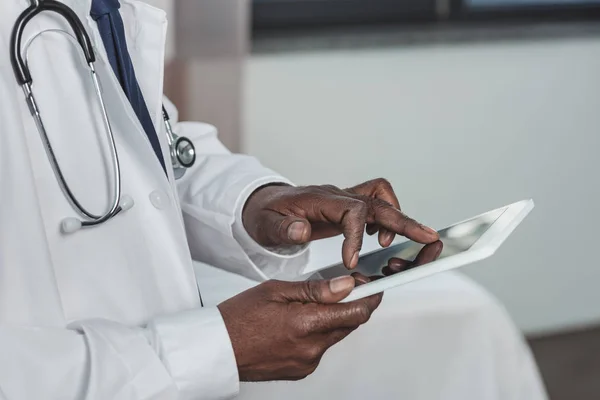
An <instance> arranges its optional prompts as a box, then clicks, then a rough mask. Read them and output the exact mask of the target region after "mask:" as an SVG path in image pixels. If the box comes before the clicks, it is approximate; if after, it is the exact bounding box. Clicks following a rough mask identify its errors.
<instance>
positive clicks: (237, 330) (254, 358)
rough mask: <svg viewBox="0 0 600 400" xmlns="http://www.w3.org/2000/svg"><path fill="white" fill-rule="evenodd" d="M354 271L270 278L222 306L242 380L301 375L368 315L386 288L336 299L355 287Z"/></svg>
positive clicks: (305, 373)
mask: <svg viewBox="0 0 600 400" xmlns="http://www.w3.org/2000/svg"><path fill="white" fill-rule="evenodd" d="M354 285H355V280H354V279H353V278H352V277H350V276H345V277H341V278H336V279H334V280H331V281H316V280H315V281H306V282H281V281H268V282H265V283H262V284H260V285H258V286H256V287H254V288H252V289H249V290H247V291H245V292H242V293H240V294H238V295H237V296H235V297H233V298H231V299H229V300H226V301H224V302H223V303H221V304H220V305H219V306H218V307H219V310H220V312H221V315H222V316H223V320H224V321H225V326H226V327H227V331H228V333H229V337H230V338H231V343H232V345H233V350H234V353H235V357H236V362H237V365H238V372H239V376H240V380H242V381H272V380H298V379H302V378H304V377H306V376H308V375H309V374H311V373H312V372H313V371H314V370H315V369H316V368H317V366H318V365H319V362H320V360H321V357H322V356H323V354H324V353H325V351H326V350H327V349H329V348H330V347H331V346H333V345H334V344H335V343H337V342H339V341H340V340H342V339H343V338H345V337H346V336H348V335H349V334H350V333H351V332H352V331H353V330H355V329H356V328H358V327H359V326H360V325H362V324H364V323H365V322H367V321H368V320H369V318H370V317H371V314H372V313H373V311H374V310H375V309H376V308H377V307H378V306H379V304H380V302H381V298H382V294H378V295H373V296H370V297H366V298H363V299H360V300H356V301H352V302H348V303H338V302H339V301H340V300H342V299H343V298H345V297H346V296H348V294H350V292H351V291H352V289H353V288H354Z"/></svg>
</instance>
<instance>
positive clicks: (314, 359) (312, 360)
mask: <svg viewBox="0 0 600 400" xmlns="http://www.w3.org/2000/svg"><path fill="white" fill-rule="evenodd" d="M322 356H323V351H322V350H321V349H320V348H319V346H316V345H313V346H309V347H307V348H306V350H305V351H304V359H305V360H306V361H307V364H308V365H310V366H312V365H318V364H319V360H321V357H322Z"/></svg>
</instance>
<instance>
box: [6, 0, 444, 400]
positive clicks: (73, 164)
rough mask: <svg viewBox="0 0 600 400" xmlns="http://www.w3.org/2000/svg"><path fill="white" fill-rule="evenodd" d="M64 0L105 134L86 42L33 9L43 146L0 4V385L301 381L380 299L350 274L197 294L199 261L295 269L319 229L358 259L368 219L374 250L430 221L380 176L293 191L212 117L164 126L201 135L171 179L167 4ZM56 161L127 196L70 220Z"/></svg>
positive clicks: (93, 388) (28, 46) (188, 391)
mask: <svg viewBox="0 0 600 400" xmlns="http://www.w3.org/2000/svg"><path fill="white" fill-rule="evenodd" d="M34 3H37V2H34ZM42 3H43V1H42ZM62 3H64V4H66V5H68V6H69V7H70V8H72V9H73V10H74V12H75V13H76V15H77V17H78V18H79V19H80V20H81V21H82V24H83V27H84V28H85V31H86V32H87V33H88V34H89V36H90V43H91V45H92V48H93V50H94V52H95V56H96V61H95V63H94V68H95V71H96V73H97V76H98V79H99V82H100V84H101V94H102V96H103V99H104V102H105V104H104V105H105V108H106V113H107V116H108V120H109V122H110V131H111V132H112V134H113V135H112V137H111V136H107V135H106V126H105V125H104V122H105V121H104V120H103V118H102V113H101V112H100V110H101V107H100V106H99V105H98V103H96V102H95V92H94V87H93V85H92V81H91V80H90V79H89V77H90V75H89V73H88V70H87V69H86V65H85V63H84V62H83V61H82V52H81V49H80V47H78V46H77V45H75V46H74V45H73V43H72V41H71V40H70V39H69V37H68V36H65V35H64V32H72V30H71V27H69V25H68V24H67V22H66V20H65V19H64V18H62V17H61V16H60V15H58V14H56V13H54V12H43V13H40V14H39V15H37V16H35V17H34V18H33V19H32V20H31V21H30V22H29V23H28V24H27V26H26V27H25V29H24V32H23V37H22V43H21V44H22V45H23V47H22V50H21V51H22V53H21V55H22V56H23V57H24V58H25V59H26V62H25V65H26V66H27V67H28V68H29V70H30V72H31V77H32V91H33V94H34V96H35V98H36V106H37V107H38V109H39V112H40V116H41V120H42V121H43V125H44V127H43V129H44V132H45V134H47V135H48V139H49V142H50V143H51V147H50V148H48V147H46V146H45V143H44V141H43V140H42V139H41V137H40V135H41V134H42V129H41V128H40V126H39V124H38V125H36V120H35V119H34V118H33V117H32V113H31V112H30V109H29V108H28V104H27V103H26V101H25V100H26V99H25V96H24V94H23V92H22V91H21V87H20V86H21V85H20V83H23V82H18V81H17V80H16V79H15V74H14V71H13V67H14V65H11V62H10V58H9V54H10V52H11V48H10V46H11V44H10V43H11V31H12V29H13V26H14V24H15V21H17V19H18V18H19V15H20V14H21V13H22V12H23V11H24V10H25V9H26V8H27V7H28V6H29V5H30V4H29V2H28V1H25V0H7V1H3V2H2V5H1V12H0V39H1V40H0V54H1V55H2V56H0V104H1V108H0V120H1V121H2V123H3V129H2V132H1V133H0V183H1V185H2V190H1V191H0V398H1V399H3V400H4V399H11V400H12V399H83V398H85V399H196V398H203V399H221V398H228V397H231V396H234V395H235V394H236V392H237V390H238V382H239V380H247V381H266V380H282V379H283V380H297V379H301V378H303V377H305V376H307V375H308V374H310V373H311V372H312V371H314V370H315V368H316V367H317V365H318V363H319V360H320V359H321V357H322V355H323V354H324V352H325V351H326V350H327V349H328V348H329V347H331V346H332V345H334V344H335V343H337V342H339V341H340V340H342V339H344V338H345V337H346V336H347V335H348V334H350V333H351V332H352V331H353V330H355V329H356V328H357V327H359V326H360V325H362V324H363V323H365V322H366V321H367V320H368V319H369V317H370V315H371V313H373V311H374V310H375V309H376V308H377V306H378V305H379V303H380V301H381V296H380V295H377V296H372V297H370V298H367V299H362V300H358V301H355V302H352V303H348V304H335V303H337V302H338V301H339V300H340V299H342V298H343V297H345V296H346V295H347V294H348V293H349V292H350V291H351V289H352V288H353V286H354V284H355V282H354V280H353V279H352V278H344V279H339V280H333V281H324V282H311V283H290V282H288V283H285V282H282V281H270V282H266V283H263V284H261V285H259V286H257V287H255V288H253V289H250V290H248V291H246V292H244V293H242V294H240V295H238V296H236V297H233V298H231V299H229V300H226V301H225V302H223V303H221V304H220V305H219V307H202V305H201V297H200V295H201V293H200V294H199V291H198V288H197V286H196V280H195V276H194V271H193V269H192V258H194V259H196V260H201V261H203V262H206V263H208V264H212V265H216V266H218V267H220V268H223V269H227V270H229V271H232V272H237V273H241V274H244V275H246V276H250V277H254V278H257V279H265V278H289V277H293V276H295V275H296V274H297V273H298V272H300V270H301V269H302V267H303V266H304V265H305V263H306V258H307V252H306V244H307V243H308V242H310V241H312V240H315V239H319V238H325V237H330V236H333V235H338V234H343V236H344V237H345V240H344V243H343V247H342V259H343V261H344V263H345V265H346V266H347V267H348V268H352V267H354V266H355V265H356V263H357V257H358V254H359V250H360V248H361V244H362V239H363V232H364V229H365V227H366V228H367V231H368V232H369V233H371V234H373V233H377V232H378V235H379V242H380V244H381V245H382V246H387V245H389V244H390V243H391V242H392V240H393V239H394V236H395V235H396V234H400V235H405V236H407V237H409V238H412V239H414V240H417V241H419V242H422V243H430V242H434V241H435V240H436V239H437V234H436V233H435V232H434V231H433V230H431V229H429V228H426V227H424V226H422V225H420V224H419V223H417V222H415V221H414V220H412V219H410V218H408V217H406V216H405V215H403V214H402V213H401V212H400V207H399V204H398V200H397V199H396V196H395V195H394V192H393V190H392V189H391V187H390V186H389V184H388V183H387V182H386V181H384V180H374V181H371V182H367V183H364V184H361V185H358V186H356V187H353V188H350V189H347V190H342V189H338V188H336V187H333V186H323V187H319V186H315V187H294V186H292V185H291V184H290V183H289V182H288V181H287V180H285V179H284V178H282V177H280V176H278V175H277V174H275V173H274V172H272V171H270V170H268V169H266V168H264V167H263V166H261V165H260V164H259V163H258V162H257V161H256V160H254V159H252V158H250V157H246V156H242V155H232V154H230V153H229V152H228V151H227V150H226V149H225V148H224V147H223V146H222V145H221V144H220V143H219V141H218V140H217V138H216V136H215V133H214V129H212V128H211V127H210V126H207V125H205V124H200V123H179V124H176V126H175V131H176V133H177V134H178V135H181V136H185V137H187V138H189V139H190V140H191V141H192V142H193V144H194V145H195V148H196V149H197V159H196V162H195V163H194V165H193V166H191V167H190V168H189V169H188V170H186V171H185V174H183V177H182V178H181V179H178V180H176V179H175V174H174V169H173V166H172V164H171V157H170V156H171V154H170V148H169V143H168V140H167V136H166V127H165V124H164V123H163V115H162V104H163V102H165V103H166V108H167V111H168V113H169V114H171V115H172V116H176V110H175V109H174V107H173V106H172V105H171V104H170V103H168V101H167V100H166V99H163V96H162V94H161V93H162V84H163V56H164V40H165V32H166V20H165V15H164V13H163V12H162V11H160V10H157V9H154V8H152V7H150V6H147V5H145V4H143V3H141V2H138V1H131V0H123V1H122V2H121V4H119V1H118V0H93V1H92V0H63V1H62ZM75 44H77V43H75ZM173 122H174V121H173ZM111 138H114V142H115V148H116V153H117V154H118V161H119V167H120V171H116V169H115V165H114V163H113V162H112V160H113V159H112V158H111V152H110V145H111V143H110V139H111ZM49 149H51V150H52V151H53V152H54V156H55V157H56V162H54V161H53V159H52V157H51V156H50V154H49ZM57 166H58V167H59V168H60V170H61V171H62V174H63V175H64V181H65V182H68V186H69V188H70V190H71V191H72V194H73V197H74V198H75V199H76V200H77V202H79V203H80V204H81V205H85V208H86V209H87V210H90V212H91V213H95V214H98V213H102V212H103V210H106V209H110V207H111V204H112V203H111V202H112V201H113V199H114V197H115V192H116V191H114V190H113V188H114V186H115V178H117V179H119V180H120V188H121V193H120V194H119V195H118V196H117V200H119V201H120V203H119V204H120V205H121V207H122V210H121V211H120V212H119V213H118V214H113V215H110V218H108V219H107V220H106V221H102V223H98V224H95V225H94V226H90V227H85V226H84V227H83V228H82V229H73V227H75V228H78V227H79V226H76V225H77V224H75V225H73V224H71V225H69V224H68V223H66V222H73V221H74V220H75V221H79V218H82V219H83V220H85V218H83V217H82V216H81V215H80V214H81V213H78V212H77V209H78V208H77V207H74V204H73V203H74V202H73V200H69V199H68V196H66V195H65V187H64V186H65V185H64V184H63V183H62V181H61V179H57V175H58V174H57V171H56V170H55V169H57V168H56V167H57ZM115 172H118V173H115ZM178 175H181V174H179V173H178ZM115 204H116V203H115ZM65 221H66V222H65ZM69 226H70V228H69Z"/></svg>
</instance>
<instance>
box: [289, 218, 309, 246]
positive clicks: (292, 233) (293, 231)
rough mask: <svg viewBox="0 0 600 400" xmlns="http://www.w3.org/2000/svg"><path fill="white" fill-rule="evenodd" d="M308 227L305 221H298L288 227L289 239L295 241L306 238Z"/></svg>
mask: <svg viewBox="0 0 600 400" xmlns="http://www.w3.org/2000/svg"><path fill="white" fill-rule="evenodd" d="M305 229H306V227H305V226H304V223H303V222H300V221H297V222H294V223H292V224H291V225H290V226H289V227H288V239H290V240H293V241H294V242H300V241H301V240H302V239H303V238H304V231H305Z"/></svg>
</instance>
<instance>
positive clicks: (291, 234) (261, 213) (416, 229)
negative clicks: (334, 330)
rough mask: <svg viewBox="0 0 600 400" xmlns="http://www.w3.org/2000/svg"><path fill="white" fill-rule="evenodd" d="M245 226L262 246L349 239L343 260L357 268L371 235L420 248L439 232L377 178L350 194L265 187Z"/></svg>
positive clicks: (248, 205)
mask: <svg viewBox="0 0 600 400" xmlns="http://www.w3.org/2000/svg"><path fill="white" fill-rule="evenodd" d="M243 223H244V227H245V228H246V230H247V231H248V233H249V234H250V236H251V237H252V238H253V239H254V240H255V241H256V242H257V243H259V244H260V245H262V246H265V247H274V246H281V245H286V244H288V245H293V244H304V243H307V242H310V241H313V240H318V239H323V238H327V237H332V236H336V235H339V234H340V233H341V234H343V235H344V238H345V240H344V243H343V246H342V260H343V262H344V265H345V266H346V267H347V268H349V269H353V268H355V267H356V265H357V263H358V256H359V252H360V249H361V246H362V242H363V234H364V232H365V227H366V231H367V233H368V234H370V235H372V234H374V233H376V232H379V244H381V246H383V247H387V246H389V245H390V244H391V243H392V242H393V241H394V238H395V235H396V234H398V235H402V236H405V237H407V238H409V239H411V240H414V241H416V242H418V243H423V244H427V243H432V242H435V241H436V240H438V238H439V236H438V234H437V232H435V231H434V230H433V229H431V228H428V227H425V226H423V225H421V224H420V223H418V222H416V221H415V220H413V219H411V218H409V217H408V216H406V215H405V214H403V213H402V211H401V210H400V204H399V202H398V198H397V197H396V194H395V193H394V190H393V189H392V186H391V185H390V184H389V182H388V181H386V180H385V179H375V180H372V181H369V182H365V183H362V184H360V185H358V186H354V187H352V188H349V189H339V188H337V187H335V186H330V185H326V186H306V187H292V186H287V185H271V186H265V187H263V188H261V189H259V190H257V191H256V192H255V193H254V194H253V195H252V196H250V198H249V199H248V201H247V202H246V206H245V208H244V212H243Z"/></svg>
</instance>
